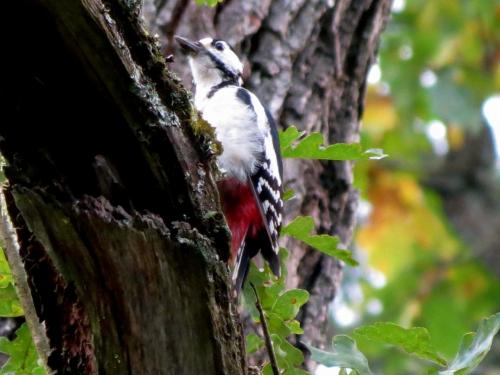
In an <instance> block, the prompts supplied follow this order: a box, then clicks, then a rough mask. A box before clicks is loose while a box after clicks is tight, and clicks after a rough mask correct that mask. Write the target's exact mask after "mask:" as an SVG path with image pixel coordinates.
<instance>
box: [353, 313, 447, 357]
mask: <svg viewBox="0 0 500 375" xmlns="http://www.w3.org/2000/svg"><path fill="white" fill-rule="evenodd" d="M354 334H355V335H357V336H362V337H364V338H367V339H369V340H372V341H375V342H380V343H384V344H390V345H394V346H397V347H399V348H401V349H403V350H404V351H405V352H407V353H410V354H415V355H416V356H417V357H420V358H423V359H427V360H429V361H432V362H435V363H437V364H439V365H442V366H446V360H445V359H443V358H442V357H441V356H440V355H439V354H438V353H437V351H436V349H434V347H433V345H432V344H431V337H430V335H429V332H428V331H427V329H425V328H422V327H414V328H410V329H406V328H403V327H401V326H398V325H397V324H395V323H391V322H379V323H375V324H372V325H368V326H364V327H360V328H356V329H355V330H354Z"/></svg>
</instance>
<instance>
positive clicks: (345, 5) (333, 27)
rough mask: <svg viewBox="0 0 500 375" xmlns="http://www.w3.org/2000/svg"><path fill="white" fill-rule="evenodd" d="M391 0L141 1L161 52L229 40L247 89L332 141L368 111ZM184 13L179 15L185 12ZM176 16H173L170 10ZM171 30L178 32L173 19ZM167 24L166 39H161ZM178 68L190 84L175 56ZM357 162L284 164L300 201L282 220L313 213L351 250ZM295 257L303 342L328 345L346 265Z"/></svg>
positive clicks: (291, 282) (346, 138) (303, 252)
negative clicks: (370, 80) (180, 41)
mask: <svg viewBox="0 0 500 375" xmlns="http://www.w3.org/2000/svg"><path fill="white" fill-rule="evenodd" d="M391 3H392V1H391V0H337V1H325V0H274V1H270V0H263V1H258V0H231V1H225V2H223V3H221V4H220V5H219V6H218V7H217V8H216V9H209V8H200V7H196V6H195V5H194V4H193V2H187V1H185V0H174V1H168V2H158V1H153V0H147V1H146V2H145V12H144V16H145V18H146V20H147V21H148V23H149V25H150V28H151V29H152V30H154V32H156V33H158V34H159V35H160V40H161V41H162V42H163V43H164V45H165V51H168V53H172V52H174V51H175V46H174V45H173V44H172V42H171V39H170V38H169V36H170V35H172V34H173V33H177V34H179V35H183V36H185V37H188V38H192V39H199V38H202V37H204V36H207V35H211V36H214V35H216V36H217V37H219V38H222V39H225V40H227V41H228V42H229V43H230V44H231V45H232V46H233V47H234V48H235V50H236V52H237V54H238V55H239V56H241V57H242V59H243V61H244V62H245V77H244V78H245V82H246V86H247V87H248V88H249V89H251V90H252V91H254V92H255V93H256V94H257V95H258V96H259V98H260V99H261V100H262V102H263V103H265V104H266V105H267V106H268V107H269V109H270V110H271V112H272V113H273V115H274V117H275V118H277V119H278V120H279V121H278V122H279V124H280V126H281V127H283V128H285V127H287V126H289V125H292V124H293V125H296V126H297V127H298V128H299V129H301V130H305V131H308V132H311V131H318V132H320V133H322V134H323V135H324V136H325V139H326V140H327V141H328V142H329V143H334V142H356V141H357V140H358V135H359V124H360V119H361V116H362V112H363V99H364V91H365V84H366V75H367V72H368V69H369V67H370V65H371V64H372V63H373V62H374V59H375V56H376V52H377V47H378V44H379V39H380V35H381V32H382V30H383V28H384V26H385V24H386V23H387V20H388V15H389V12H390V6H391ZM179 9H181V11H179ZM174 10H177V11H176V12H174ZM174 14H176V15H177V16H178V17H179V18H178V19H177V20H176V21H175V25H176V26H175V27H174V28H175V31H172V25H173V21H172V19H173V18H172V17H173V15H174ZM165 25H169V26H168V30H169V33H167V34H166V33H165ZM176 59H177V60H176V64H175V65H173V69H174V70H175V71H176V72H178V73H179V74H180V76H181V77H182V79H183V80H184V82H190V80H191V77H190V73H189V70H188V67H187V64H186V63H185V60H184V58H183V57H182V56H181V55H180V54H178V53H177V54H176ZM352 167H353V163H351V162H319V161H303V160H286V162H285V169H284V175H285V184H286V186H287V187H290V188H292V189H294V190H295V192H296V198H295V199H294V200H292V201H290V202H287V204H286V206H285V209H286V211H287V213H286V220H285V221H289V220H291V219H292V218H294V217H295V216H296V215H298V214H302V215H311V216H313V218H314V219H315V221H316V226H317V230H318V232H321V233H330V234H336V235H338V236H339V237H340V238H341V240H342V244H343V246H346V247H347V246H348V244H349V242H350V239H351V236H352V232H353V228H354V224H355V223H354V213H355V210H356V205H357V200H358V194H357V192H356V190H355V189H354V188H353V186H352V179H353V177H352ZM283 244H284V245H285V246H286V247H287V248H288V249H290V250H291V252H292V255H291V259H290V261H289V264H288V281H287V283H288V286H289V287H301V288H305V289H307V290H309V292H310V293H311V299H310V301H309V303H308V304H307V305H306V306H305V308H303V310H302V312H301V315H300V320H301V322H302V325H303V327H304V330H305V333H304V335H303V337H302V338H301V339H302V340H303V341H306V342H308V343H311V344H313V345H316V346H319V347H324V346H327V343H328V342H330V340H329V334H328V333H329V332H328V325H327V320H328V313H327V311H328V306H329V304H330V302H331V301H332V300H333V298H334V296H335V293H336V290H337V288H338V286H339V282H340V278H341V269H342V266H341V265H340V264H339V263H338V262H336V261H334V260H332V259H331V258H328V257H326V256H323V255H322V254H320V253H318V252H317V251H314V250H311V249H309V248H306V247H304V246H303V245H301V244H299V243H297V242H295V241H293V240H289V239H286V240H284V243H283Z"/></svg>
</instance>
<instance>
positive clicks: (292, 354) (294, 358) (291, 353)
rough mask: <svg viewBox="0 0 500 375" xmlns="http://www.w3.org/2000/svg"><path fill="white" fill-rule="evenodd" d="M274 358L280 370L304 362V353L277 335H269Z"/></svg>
mask: <svg viewBox="0 0 500 375" xmlns="http://www.w3.org/2000/svg"><path fill="white" fill-rule="evenodd" d="M271 340H272V342H273V347H274V352H275V353H276V360H277V361H278V366H279V367H280V369H281V370H283V369H288V368H291V367H294V366H299V365H301V364H302V363H303V362H304V354H302V351H300V350H299V349H297V348H296V347H295V346H293V345H292V344H290V343H289V342H288V341H287V340H286V339H284V338H281V337H280V336H278V335H273V334H272V335H271Z"/></svg>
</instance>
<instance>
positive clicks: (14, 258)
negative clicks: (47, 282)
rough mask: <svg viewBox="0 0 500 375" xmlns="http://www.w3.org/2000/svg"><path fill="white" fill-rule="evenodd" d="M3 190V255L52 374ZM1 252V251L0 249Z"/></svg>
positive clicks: (0, 210)
mask: <svg viewBox="0 0 500 375" xmlns="http://www.w3.org/2000/svg"><path fill="white" fill-rule="evenodd" d="M4 194H5V193H4V191H3V188H2V187H0V235H1V237H2V239H3V245H4V250H5V255H6V257H7V261H8V263H9V266H10V270H11V272H12V278H13V279H14V285H15V288H16V291H17V295H18V297H19V301H20V302H21V306H22V307H23V310H24V315H25V318H26V323H27V324H28V328H29V330H30V332H31V335H32V337H33V342H34V344H35V348H36V350H37V352H38V355H39V357H40V358H41V360H42V363H43V367H44V368H45V372H46V373H47V374H53V371H52V370H51V369H50V368H49V367H48V365H47V362H48V358H49V354H50V351H51V350H50V344H49V339H48V337H47V335H46V333H45V328H44V325H43V323H40V321H39V319H38V315H37V314H36V310H35V306H34V305H33V299H32V297H31V291H30V289H29V286H28V281H27V275H26V271H25V269H24V264H23V261H22V259H21V255H20V254H19V242H18V240H17V234H16V230H15V229H14V226H13V225H12V222H11V220H10V217H9V214H8V212H7V203H6V201H5V195H4ZM0 251H2V249H0Z"/></svg>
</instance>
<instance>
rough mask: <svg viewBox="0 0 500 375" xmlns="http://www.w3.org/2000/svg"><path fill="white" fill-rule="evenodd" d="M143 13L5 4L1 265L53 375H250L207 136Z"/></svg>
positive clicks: (93, 4) (80, 1) (88, 3)
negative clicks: (16, 267)
mask: <svg viewBox="0 0 500 375" xmlns="http://www.w3.org/2000/svg"><path fill="white" fill-rule="evenodd" d="M138 5H139V4H138V2H134V1H101V0H41V1H38V0H19V1H13V2H8V3H6V4H4V5H3V9H2V11H3V12H5V13H4V14H8V15H10V17H12V18H13V19H16V22H18V19H17V18H16V16H17V15H22V21H20V22H21V25H17V26H20V27H16V28H14V27H13V25H9V23H7V22H5V23H2V26H3V28H4V29H3V30H2V32H1V35H2V42H3V43H2V45H3V47H4V51H7V52H8V53H6V54H5V58H4V63H5V62H6V64H7V66H6V69H5V70H4V72H6V76H5V77H4V78H5V79H4V81H3V90H4V93H8V95H7V96H4V98H5V101H4V102H3V107H2V108H3V109H4V114H3V115H4V116H3V120H2V123H1V125H0V149H1V152H2V155H3V156H4V157H5V159H6V160H7V164H8V165H7V167H6V169H5V174H6V176H7V178H8V181H9V186H8V188H7V189H6V191H5V198H6V202H7V209H8V212H9V214H10V218H11V220H12V222H13V225H14V228H15V232H16V234H17V237H18V243H19V249H18V253H14V255H12V254H13V253H10V254H11V256H9V258H10V259H9V260H10V261H11V262H12V263H15V262H16V259H14V258H16V256H17V257H18V259H17V260H19V261H20V262H22V264H23V265H24V269H25V271H26V275H25V276H24V277H25V278H26V279H25V281H27V285H28V286H29V288H30V290H31V298H32V303H33V304H34V307H35V313H36V315H35V318H34V319H29V315H27V319H28V320H29V323H30V325H31V326H32V328H35V329H34V331H35V332H38V333H40V332H41V334H42V335H45V336H46V339H45V340H44V339H43V338H40V337H37V338H36V339H37V341H38V342H41V343H43V342H45V343H46V345H45V346H44V345H40V349H41V351H42V358H47V362H48V366H49V368H50V369H52V370H54V371H56V372H57V374H97V373H99V374H120V375H121V374H154V375H157V374H176V375H178V374H186V375H192V374H245V373H246V365H245V356H244V348H243V341H242V339H241V338H242V334H241V328H240V325H239V323H237V322H238V319H237V315H236V313H235V308H234V305H233V304H232V303H231V296H230V289H229V287H228V285H229V279H228V272H227V267H226V265H225V260H226V258H227V255H228V239H229V234H228V232H227V229H226V226H225V223H224V221H223V218H222V216H221V214H220V209H219V203H218V196H217V191H216V188H215V185H214V183H213V180H212V177H211V172H212V162H211V161H209V160H210V147H209V146H210V144H209V139H208V138H207V137H205V136H204V135H203V134H201V135H199V136H196V135H195V134H194V132H193V131H192V124H193V123H194V122H193V119H194V117H193V112H192V110H191V105H190V103H189V100H188V95H187V92H186V91H185V90H184V89H183V88H182V86H181V85H180V84H179V82H178V81H177V80H176V79H175V78H173V77H172V75H171V74H170V73H169V72H168V70H167V69H166V67H165V63H164V59H163V56H162V55H161V53H159V50H158V48H157V47H156V41H155V40H154V38H152V37H151V36H149V35H148V34H147V33H146V32H145V31H144V29H143V28H142V26H141V25H140V23H139V22H138V17H139V8H138ZM207 160H208V161H207ZM17 276H18V280H21V279H22V277H23V275H20V274H18V275H17ZM24 297H27V298H24V299H23V303H24V305H25V306H26V307H27V309H26V310H27V311H29V303H31V301H29V299H30V297H29V295H28V296H26V295H24ZM47 344H48V347H47Z"/></svg>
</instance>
